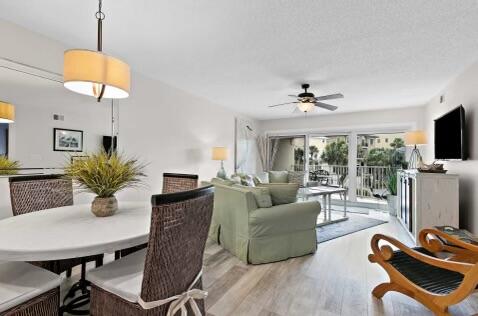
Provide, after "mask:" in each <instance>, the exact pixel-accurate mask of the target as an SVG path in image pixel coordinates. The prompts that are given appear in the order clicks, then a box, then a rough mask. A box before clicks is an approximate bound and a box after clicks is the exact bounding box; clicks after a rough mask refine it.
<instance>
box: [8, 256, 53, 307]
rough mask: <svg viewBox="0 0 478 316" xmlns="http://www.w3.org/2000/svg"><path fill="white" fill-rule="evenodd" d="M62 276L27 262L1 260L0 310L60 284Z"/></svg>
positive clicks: (18, 303) (23, 301) (16, 304)
mask: <svg viewBox="0 0 478 316" xmlns="http://www.w3.org/2000/svg"><path fill="white" fill-rule="evenodd" d="M61 281H62V278H61V277H60V276H59V275H57V274H55V273H52V272H50V271H47V270H45V269H42V268H39V267H36V266H34V265H31V264H29V263H25V262H5V261H4V262H0V312H4V311H6V310H8V309H10V308H12V307H15V306H18V305H20V304H22V303H25V302H26V301H28V300H30V299H32V298H34V297H36V296H38V295H40V294H43V293H46V292H48V291H49V290H51V289H54V288H56V287H58V286H60V283H61Z"/></svg>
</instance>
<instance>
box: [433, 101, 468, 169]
mask: <svg viewBox="0 0 478 316" xmlns="http://www.w3.org/2000/svg"><path fill="white" fill-rule="evenodd" d="M465 136H466V135H465V109H464V108H463V106H461V105H460V106H459V107H457V108H456V109H453V110H451V111H450V112H448V113H446V114H444V115H443V116H441V117H439V118H437V119H436V120H435V159H436V160H465V159H466V158H467V150H466V149H467V148H466V138H465Z"/></svg>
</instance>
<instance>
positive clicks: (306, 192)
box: [297, 185, 348, 226]
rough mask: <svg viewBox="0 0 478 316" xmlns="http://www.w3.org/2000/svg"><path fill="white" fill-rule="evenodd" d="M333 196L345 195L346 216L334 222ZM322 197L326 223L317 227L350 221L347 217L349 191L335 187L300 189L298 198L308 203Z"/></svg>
mask: <svg viewBox="0 0 478 316" xmlns="http://www.w3.org/2000/svg"><path fill="white" fill-rule="evenodd" d="M332 194H343V195H344V214H343V217H342V218H338V219H335V220H332ZM315 196H322V208H323V211H324V221H323V222H322V223H320V224H317V226H324V225H329V224H333V223H337V222H341V221H345V220H347V219H348V217H347V189H345V188H341V187H333V186H323V185H321V186H315V187H306V188H300V189H299V192H298V194H297V197H298V198H300V199H302V200H304V201H308V200H309V199H310V198H311V197H315Z"/></svg>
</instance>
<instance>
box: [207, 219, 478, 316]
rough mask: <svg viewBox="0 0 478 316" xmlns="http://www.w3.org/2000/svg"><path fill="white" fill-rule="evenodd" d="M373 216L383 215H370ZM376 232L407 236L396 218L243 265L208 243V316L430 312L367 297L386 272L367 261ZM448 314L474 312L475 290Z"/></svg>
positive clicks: (395, 298) (404, 300)
mask: <svg viewBox="0 0 478 316" xmlns="http://www.w3.org/2000/svg"><path fill="white" fill-rule="evenodd" d="M372 216H374V217H384V216H385V215H382V214H381V213H378V212H377V213H375V212H374V213H372ZM375 233H384V234H389V235H391V236H394V237H396V238H399V239H400V240H401V241H402V242H404V243H406V244H411V240H410V239H409V237H408V236H407V235H406V233H405V231H404V230H403V229H402V227H401V226H400V225H399V223H398V222H397V221H396V219H395V218H392V219H390V222H389V223H387V224H384V225H380V226H376V227H374V228H370V229H366V230H363V231H361V232H357V233H354V234H351V235H348V236H344V237H341V238H338V239H335V240H331V241H328V242H325V243H322V244H319V246H318V249H317V253H316V254H314V255H310V256H306V257H300V258H294V259H290V260H287V261H283V262H278V263H272V264H266V265H257V266H253V265H245V264H243V263H242V262H240V261H239V260H237V259H236V258H235V257H233V256H232V255H230V254H229V253H228V252H226V251H224V250H223V249H222V248H221V247H220V246H218V245H217V244H214V243H209V244H208V246H207V249H206V255H205V274H204V287H205V288H206V289H207V290H208V291H209V297H208V298H207V300H206V307H207V311H208V315H209V316H222V315H234V316H238V315H247V316H286V315H287V316H288V315H302V316H305V315H321V316H328V315H353V316H357V315H390V316H392V315H397V316H398V315H406V316H411V315H432V313H430V312H429V311H428V310H427V309H426V308H425V307H423V306H422V305H420V304H419V303H416V302H415V301H413V300H412V299H409V298H408V297H406V296H404V295H401V294H398V293H389V294H387V295H385V297H384V298H383V300H377V299H375V298H373V297H372V295H371V291H372V289H373V288H374V286H376V285H377V284H379V283H381V282H384V281H387V275H386V274H385V272H384V271H383V270H382V269H381V268H380V267H379V266H378V265H376V264H371V263H370V262H369V261H368V260H367V255H368V254H369V253H370V239H371V237H372V235H373V234H375ZM450 312H451V314H452V315H475V314H476V313H478V294H475V295H473V296H472V297H470V298H468V299H467V300H466V301H464V302H462V303H461V304H459V305H456V306H453V307H452V308H451V309H450Z"/></svg>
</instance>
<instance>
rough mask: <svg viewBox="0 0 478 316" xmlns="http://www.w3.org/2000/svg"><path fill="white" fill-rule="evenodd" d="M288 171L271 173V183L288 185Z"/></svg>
mask: <svg viewBox="0 0 478 316" xmlns="http://www.w3.org/2000/svg"><path fill="white" fill-rule="evenodd" d="M288 182H289V172H288V171H269V183H288Z"/></svg>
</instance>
